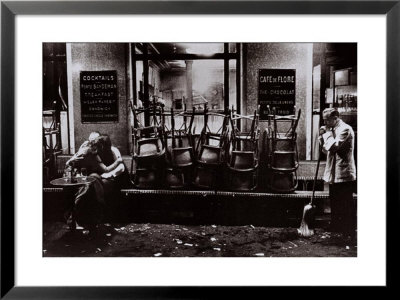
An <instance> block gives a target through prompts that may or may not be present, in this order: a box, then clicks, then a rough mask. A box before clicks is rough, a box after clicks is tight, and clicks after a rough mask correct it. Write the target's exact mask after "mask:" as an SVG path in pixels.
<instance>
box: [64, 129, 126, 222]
mask: <svg viewBox="0 0 400 300" xmlns="http://www.w3.org/2000/svg"><path fill="white" fill-rule="evenodd" d="M67 165H68V166H73V167H76V168H86V169H87V174H89V176H91V177H93V178H95V181H94V182H93V183H92V184H90V185H89V184H87V185H84V186H82V187H80V189H79V190H78V192H77V193H76V194H75V196H74V197H75V198H74V203H72V204H73V206H72V207H70V208H69V212H67V215H68V216H67V219H68V220H67V223H70V225H71V222H75V221H76V222H77V223H78V224H79V225H82V226H84V227H86V228H89V229H94V228H95V227H96V224H99V223H100V222H102V221H103V218H104V214H105V213H106V212H107V211H108V212H110V210H112V209H113V208H115V206H116V205H117V203H118V201H119V200H120V199H119V197H118V196H119V190H120V189H121V188H122V187H124V186H125V185H127V183H128V181H129V175H128V171H127V168H126V166H125V165H124V163H123V160H122V156H121V153H120V152H119V150H118V148H117V147H114V146H112V144H111V139H110V137H109V136H108V135H106V134H103V135H102V134H100V133H99V132H92V133H91V134H90V136H89V139H88V140H87V141H85V142H84V143H83V144H82V145H81V146H80V147H79V150H78V151H77V152H76V153H75V154H74V155H73V156H72V158H71V159H70V160H68V161H67ZM72 210H73V211H72ZM73 225H75V224H73Z"/></svg>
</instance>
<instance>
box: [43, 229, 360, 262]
mask: <svg viewBox="0 0 400 300" xmlns="http://www.w3.org/2000/svg"><path fill="white" fill-rule="evenodd" d="M43 256H44V257H356V256H357V245H356V242H354V241H349V240H348V239H347V238H344V237H343V236H342V235H341V234H338V233H330V232H327V231H326V230H325V229H323V228H316V229H315V234H314V235H313V236H312V237H309V238H303V237H299V235H298V233H297V228H272V227H255V226H253V225H251V224H249V225H246V226H219V225H204V226H201V225H200V226H193V225H188V226H186V225H175V224H149V223H147V224H132V223H131V224H107V223H106V224H101V225H98V227H97V228H96V230H92V232H90V231H89V230H85V229H83V228H80V227H78V229H77V230H76V231H70V230H69V228H68V226H67V225H65V224H64V223H61V222H48V223H44V224H43Z"/></svg>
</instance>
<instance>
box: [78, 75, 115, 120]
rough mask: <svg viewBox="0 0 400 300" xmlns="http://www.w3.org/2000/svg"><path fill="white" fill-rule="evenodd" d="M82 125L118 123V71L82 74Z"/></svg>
mask: <svg viewBox="0 0 400 300" xmlns="http://www.w3.org/2000/svg"><path fill="white" fill-rule="evenodd" d="M80 91H81V118H82V123H104V122H118V86H117V71H82V72H81V73H80Z"/></svg>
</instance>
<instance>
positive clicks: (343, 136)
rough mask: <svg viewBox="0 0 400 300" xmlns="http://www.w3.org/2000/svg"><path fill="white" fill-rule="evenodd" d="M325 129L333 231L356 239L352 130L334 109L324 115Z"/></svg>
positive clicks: (323, 139)
mask: <svg viewBox="0 0 400 300" xmlns="http://www.w3.org/2000/svg"><path fill="white" fill-rule="evenodd" d="M322 116H323V119H324V123H325V126H322V127H321V129H320V137H319V141H320V144H321V147H322V151H323V152H324V153H325V154H327V158H326V167H325V173H324V181H326V182H328V183H329V198H330V203H331V228H330V230H331V231H333V232H341V233H342V234H343V235H344V236H345V237H350V238H351V239H354V238H355V237H356V223H357V217H356V209H355V203H354V201H353V192H354V190H355V186H356V166H355V162H354V140H355V136H354V131H353V128H352V127H351V126H350V125H348V124H346V123H345V122H343V120H341V119H340V118H339V112H338V111H337V110H336V109H335V108H327V109H325V110H324V111H323V113H322Z"/></svg>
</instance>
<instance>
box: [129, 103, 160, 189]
mask: <svg viewBox="0 0 400 300" xmlns="http://www.w3.org/2000/svg"><path fill="white" fill-rule="evenodd" d="M131 108H132V113H133V119H134V125H133V128H132V144H133V151H132V152H133V153H132V156H133V157H132V158H133V159H132V165H131V178H132V179H133V183H134V185H135V186H136V187H138V188H156V187H159V186H160V185H161V182H162V179H163V170H164V162H165V144H164V124H163V108H162V107H161V106H159V105H158V104H157V103H156V102H155V101H153V103H152V105H150V106H149V107H147V108H136V107H135V106H133V105H131ZM145 118H148V119H149V123H150V124H149V125H147V126H143V120H144V119H145ZM145 123H146V122H145ZM133 163H135V164H136V167H135V168H134V167H133Z"/></svg>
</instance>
